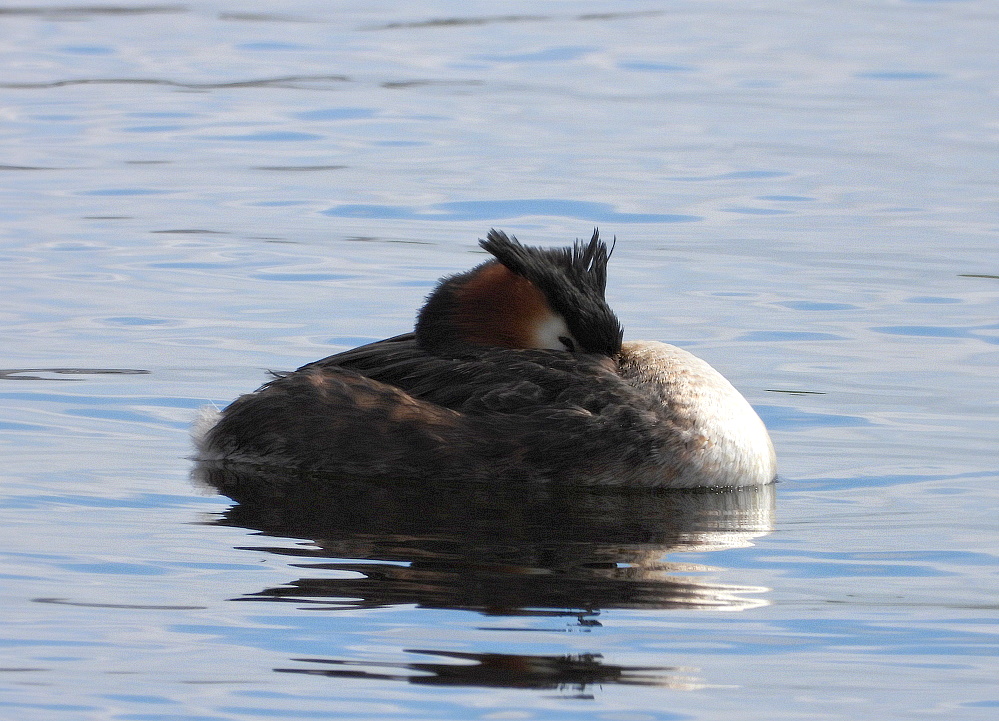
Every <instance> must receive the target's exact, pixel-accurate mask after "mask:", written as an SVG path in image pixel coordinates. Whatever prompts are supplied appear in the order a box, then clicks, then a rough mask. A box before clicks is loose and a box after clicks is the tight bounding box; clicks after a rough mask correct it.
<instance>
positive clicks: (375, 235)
mask: <svg viewBox="0 0 999 721" xmlns="http://www.w3.org/2000/svg"><path fill="white" fill-rule="evenodd" d="M0 27H2V29H3V37H4V39H5V42H4V44H3V45H2V46H0V55H2V60H3V66H4V68H5V73H4V77H3V78H2V81H0V97H2V99H3V103H2V108H3V117H4V123H3V130H2V138H0V147H2V156H0V175H2V176H3V179H4V182H3V183H2V192H0V228H2V232H3V243H2V246H0V260H2V262H0V284H2V287H3V288H4V290H5V293H4V294H3V297H2V299H0V318H2V321H3V322H2V324H0V348H2V349H3V363H2V364H3V369H2V370H0V396H2V400H3V403H2V404H0V407H2V410H0V431H2V434H0V443H2V444H3V449H4V450H3V458H4V459H5V463H4V464H3V470H2V471H0V477H2V492H0V504H2V510H0V514H2V524H0V528H2V529H3V530H2V531H0V534H2V536H3V543H2V545H0V552H2V554H3V565H2V568H0V573H2V574H3V576H4V578H5V579H6V583H4V584H3V587H2V591H0V594H2V605H3V608H4V609H6V612H5V614H4V620H3V622H2V623H0V647H2V654H3V658H2V659H0V684H2V694H0V704H2V706H3V708H4V712H3V713H2V714H0V715H3V716H4V717H10V718H18V719H45V720H46V721H48V720H49V719H97V718H100V719H122V720H134V721H151V720H155V721H159V720H163V721H167V720H170V721H173V720H177V719H185V720H187V719H191V720H198V721H201V720H207V719H211V720H213V721H214V720H222V719H224V720H226V721H244V720H247V719H256V718H261V717H265V718H293V719H304V718H351V719H354V718H356V719H365V718H378V719H383V718H388V719H392V718H398V719H424V718H426V719H438V718H454V719H601V720H606V721H645V720H653V721H658V720H660V719H704V720H706V721H708V720H712V721H713V720H714V719H758V718H767V719H803V718H815V717H821V718H828V719H858V720H859V719H865V720H866V719H870V718H878V719H912V718H924V717H927V718H946V719H988V718H992V717H994V715H995V713H996V708H999V689H997V687H996V683H995V679H996V677H997V671H999V668H997V666H999V664H997V662H996V652H997V645H999V644H997V641H999V637H997V633H996V618H997V604H996V590H997V589H996V582H995V579H996V572H997V557H996V553H995V548H996V545H997V532H996V523H995V509H996V506H997V495H999V493H997V491H996V481H997V477H999V464H997V458H999V455H997V453H996V442H995V439H996V437H997V436H999V423H997V412H996V411H997V408H996V401H995V398H996V380H995V379H996V377H997V372H996V370H997V366H999V349H997V348H996V344H997V342H999V325H997V321H996V318H997V312H996V300H997V296H999V260H997V254H996V250H995V248H996V240H997V230H999V225H997V222H996V217H995V208H994V200H995V192H994V178H995V177H996V175H995V174H996V166H997V162H996V161H997V157H999V156H997V152H996V146H995V108H994V97H995V93H996V85H995V72H994V69H995V64H996V50H995V37H996V33H997V20H996V16H995V13H994V11H993V8H992V6H991V4H989V3H987V2H986V1H985V0H958V1H955V2H932V1H928V2H927V1H923V2H917V1H912V2H909V1H905V0H901V1H899V2H876V1H872V2H866V3H853V4H842V3H824V2H819V1H817V0H816V1H806V2H799V3H796V4H795V5H794V7H793V8H791V7H788V6H786V5H784V4H781V3H768V2H762V3H755V4H746V3H738V2H729V1H727V0H719V1H718V2H711V3H701V2H697V3H695V2H681V3H673V4H670V5H669V6H664V5H662V4H656V3H644V4H643V3H640V2H626V3H600V2H587V1H583V0H580V1H577V0H572V1H570V2H512V3H506V4H504V5H503V6H502V7H501V8H497V7H496V6H495V4H486V3H479V2H472V3H469V2H463V3H454V2H447V1H441V2H416V3H408V4H406V5H405V6H403V5H397V6H393V5H392V4H380V5H372V4H371V3H338V4H337V5H336V7H332V6H330V5H328V4H324V3H314V2H307V1H306V0H295V1H293V2H286V3H283V4H282V5H281V6H280V7H277V6H275V5H274V4H273V3H265V2H254V1H252V0H244V1H243V2H242V3H241V4H238V5H231V4H221V3H216V2H210V1H206V2H191V3H184V4H174V3H158V4H157V3H149V4H141V5H127V4H126V5H114V6H112V5H106V6H105V5H100V4H94V3H92V2H86V3H84V2H74V1H73V0H67V1H66V2H62V3H59V4H58V5H56V4H45V5H23V6H11V7H7V8H2V9H0ZM594 226H599V227H600V229H601V231H602V233H603V234H604V235H606V236H608V237H612V236H616V237H617V239H618V242H617V246H616V250H615V252H614V258H613V261H612V269H611V278H610V287H609V291H608V295H609V299H610V301H611V303H612V305H613V306H614V307H615V309H616V310H617V311H618V313H619V315H620V316H621V318H622V321H623V322H624V324H625V327H626V334H627V336H628V337H631V338H654V339H660V340H665V341H668V342H672V343H676V344H678V345H680V346H682V347H685V348H687V349H689V350H691V351H692V352H695V353H697V354H698V355H700V356H702V357H704V358H705V359H707V360H708V361H709V362H711V363H712V364H714V365H715V366H716V367H718V368H719V369H720V370H721V371H722V372H724V373H725V374H726V375H727V376H728V377H729V378H730V379H731V380H732V381H733V382H734V383H735V384H736V386H737V387H739V388H740V389H741V390H742V391H743V392H744V393H745V395H746V396H747V398H748V399H749V400H750V401H751V402H752V403H753V404H754V406H755V407H756V408H757V409H758V411H759V412H760V414H761V416H762V417H763V418H764V420H765V421H766V422H767V424H768V426H769V427H770V428H771V430H772V434H773V437H774V441H775V444H776V446H777V451H778V456H779V460H780V467H781V476H782V480H781V483H779V484H778V485H777V486H776V488H775V489H767V490H761V491H752V492H749V491H747V492H741V493H722V494H704V493H681V494H655V493H653V494H623V495H622V494H614V493H601V492H596V491H584V490H579V491H578V492H566V493H562V494H553V493H551V492H548V491H545V490H544V489H516V488H515V489H508V488H504V489H495V488H488V487H485V488H483V487H476V486H466V487H459V488H455V487H449V486H447V485H446V484H441V485H437V486H432V487H427V488H420V489H413V488H407V487H405V486H404V485H393V484H387V485H386V484H384V483H378V482H360V481H351V482H348V481H346V480H344V481H343V482H342V483H341V484H339V485H337V486H336V488H335V489H334V490H332V491H330V490H329V489H327V491H326V492H320V491H319V490H317V489H315V488H314V487H312V486H309V485H308V484H305V483H302V484H299V483H297V482H296V483H293V484H291V485H290V486H289V485H287V483H286V482H287V481H288V479H287V478H283V479H282V478H278V479H273V478H270V479H268V478H264V479H260V480H261V482H260V483H259V484H258V485H256V486H254V485H253V484H252V483H251V484H249V485H244V486H241V489H242V490H237V489H235V488H234V487H233V486H232V485H231V484H230V485H228V486H227V485H226V483H228V481H227V480H226V479H225V478H221V479H220V478H218V477H214V476H213V477H208V478H206V477H205V475H204V474H201V476H200V477H201V480H202V481H204V480H208V481H210V482H213V483H215V484H216V485H217V486H218V485H221V486H222V487H223V488H226V489H227V490H228V491H230V492H231V493H232V495H235V496H236V497H237V498H238V501H239V502H238V503H237V502H234V501H232V500H230V499H228V498H226V497H224V496H221V495H219V494H218V493H215V492H214V491H213V490H205V489H204V488H203V487H202V486H198V485H195V484H194V483H192V480H191V478H190V474H191V471H192V463H191V461H190V460H189V458H188V456H189V455H190V453H191V449H190V446H189V441H188V437H187V429H188V426H189V424H190V421H191V419H192V418H193V416H194V413H195V410H196V409H197V408H198V407H199V406H201V405H204V404H207V403H215V404H217V405H220V406H221V405H223V404H225V403H227V402H228V401H229V400H231V399H232V398H233V397H235V396H236V395H238V394H239V393H243V392H247V391H249V390H252V389H253V388H255V387H256V386H257V385H259V384H260V383H261V382H262V381H263V380H265V378H266V370H268V369H274V370H281V369H288V368H294V367H297V366H298V365H301V364H302V363H304V362H307V361H309V360H313V359H316V358H320V357H323V356H326V355H329V354H331V353H333V352H336V351H337V350H342V349H346V348H349V347H352V346H355V345H357V344H360V343H364V342H367V341H369V340H374V339H377V338H383V337H386V336H389V335H393V334H396V333H399V332H402V331H405V330H407V329H409V328H410V327H411V326H412V319H413V315H414V312H415V310H416V308H417V307H418V306H419V304H420V302H421V301H422V298H423V297H424V296H425V294H426V293H427V292H428V291H429V290H430V288H431V287H432V285H433V283H434V281H435V279H437V278H438V277H440V276H441V275H443V274H446V273H451V272H456V271H459V270H463V269H466V268H468V267H470V266H471V265H473V264H475V263H477V262H480V261H481V260H482V255H481V252H480V251H479V250H478V248H477V247H476V239H477V238H479V237H482V236H484V234H485V232H486V231H487V230H488V229H489V228H490V227H497V228H500V229H503V230H506V231H507V232H512V233H516V234H517V235H518V236H519V237H520V238H521V239H522V240H524V241H526V242H530V243H537V244H552V245H557V244H562V243H565V242H567V241H571V240H572V239H574V238H576V237H588V236H589V234H590V233H591V232H592V229H593V227H594ZM282 483H285V485H282ZM275 487H277V488H283V489H285V491H288V493H285V497H283V498H282V499H276V498H274V497H273V494H272V493H271V490H272V489H273V488H275ZM290 489H296V490H295V491H294V493H291V492H290ZM264 491H266V492H264ZM269 494H270V495H269ZM296 494H297V495H306V498H305V500H304V501H303V499H301V498H296V497H295V496H296ZM289 495H290V496H291V497H289Z"/></svg>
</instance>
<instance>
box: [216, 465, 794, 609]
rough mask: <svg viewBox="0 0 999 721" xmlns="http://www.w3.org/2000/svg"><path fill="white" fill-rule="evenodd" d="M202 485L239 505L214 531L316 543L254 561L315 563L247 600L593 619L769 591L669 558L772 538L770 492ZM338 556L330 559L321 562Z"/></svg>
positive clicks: (312, 481)
mask: <svg viewBox="0 0 999 721" xmlns="http://www.w3.org/2000/svg"><path fill="white" fill-rule="evenodd" d="M198 475H199V480H201V481H202V482H204V483H207V484H208V485H209V486H211V487H213V488H215V489H217V490H219V491H220V492H221V493H223V494H224V495H227V496H229V497H230V498H233V499H234V500H236V501H237V502H238V503H237V505H235V506H234V507H232V508H231V509H230V510H229V511H227V512H226V513H225V514H224V517H223V518H222V519H221V520H220V521H219V523H221V524H224V525H231V526H239V527H242V528H250V529H254V530H257V531H261V532H262V533H264V534H265V535H268V536H280V537H285V538H301V539H308V540H310V541H311V542H312V543H313V544H315V545H314V546H310V547H307V548H287V547H273V546H259V547H255V548H256V550H261V551H267V552H270V553H275V554H281V555H293V556H297V557H301V558H307V559H315V561H314V562H311V563H304V564H296V567H299V568H306V569H314V570H323V571H326V570H339V571H354V572H356V574H350V575H351V577H349V578H329V577H325V575H324V574H316V575H315V576H311V577H310V576H305V577H303V578H301V579H299V580H297V581H295V582H294V583H291V584H288V585H284V586H281V587H279V588H272V589H265V590H262V591H260V592H258V593H256V594H254V595H253V596H251V597H250V598H257V599H269V600H275V601H295V602H307V603H309V604H323V605H325V606H327V607H329V608H345V607H346V608H373V607H381V606H388V605H396V604H416V605H418V606H421V607H425V608H447V609H463V610H472V611H479V612H482V613H487V614H493V615H538V614H540V615H578V616H581V617H583V616H586V617H589V616H594V615H596V614H597V613H598V612H599V611H600V609H604V608H646V609H665V608H733V609H734V608H749V607H755V606H759V605H762V604H764V603H765V601H763V600H761V599H759V598H753V597H750V598H745V597H743V596H742V595H741V594H743V593H756V592H759V591H762V590H765V589H759V588H751V587H737V586H729V585H717V584H712V583H708V582H706V581H702V580H699V579H696V578H690V577H687V576H684V575H678V574H681V573H682V574H687V573H691V572H697V571H703V570H707V569H705V568H703V567H700V566H693V565H691V564H689V563H679V562H669V561H664V560H663V557H664V556H665V555H666V554H669V553H675V552H680V551H713V550H719V549H724V548H732V547H737V546H743V545H746V544H747V543H749V541H750V539H752V538H755V537H757V536H760V535H763V534H765V533H767V532H768V531H770V530H771V528H772V523H773V512H774V490H773V486H766V487H762V488H755V487H751V488H745V489H728V490H721V491H703V490H701V491H698V490H695V491H691V490H685V491H662V490H652V491H649V490H627V491H622V490H619V489H607V488H587V487H563V486H551V485H542V484H537V485H536V484H527V483H525V484H513V485H504V486H500V485H491V484H476V483H455V482H443V481H442V482H435V483H427V482H420V483H411V482H400V481H397V480H393V481H371V480H367V479H363V480H362V479H347V478H343V477H337V478H332V477H324V476H319V475H309V476H305V477H303V476H301V475H292V474H289V473H288V472H285V471H281V470H277V469H261V468H247V467H238V468H237V467H233V466H231V465H228V466H224V467H218V466H215V467H211V466H207V465H203V466H201V467H200V468H199V470H198ZM322 559H335V560H322Z"/></svg>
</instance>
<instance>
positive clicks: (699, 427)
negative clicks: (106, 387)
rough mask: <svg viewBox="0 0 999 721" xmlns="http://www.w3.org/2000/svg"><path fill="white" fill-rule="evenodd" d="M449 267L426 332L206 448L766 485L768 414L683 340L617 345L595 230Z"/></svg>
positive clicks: (210, 427) (247, 455) (265, 455)
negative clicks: (451, 272)
mask: <svg viewBox="0 0 999 721" xmlns="http://www.w3.org/2000/svg"><path fill="white" fill-rule="evenodd" d="M483 247H484V248H486V250H488V251H490V252H491V253H492V254H493V255H494V256H495V257H496V260H492V261H489V262H487V263H484V264H483V265H480V266H478V267H477V268H475V269H473V270H471V271H469V272H468V273H464V274H461V275H457V276H452V277H450V278H445V279H444V280H443V281H442V282H441V284H440V285H439V286H438V288H437V289H436V290H435V291H434V292H433V293H432V294H431V296H430V297H429V299H428V301H427V304H426V306H425V307H424V308H423V310H422V311H421V312H420V315H419V318H418V321H417V325H416V330H415V332H413V333H407V334H404V335H401V336H396V337H394V338H389V339H387V340H383V341H378V342H376V343H371V344H368V345H364V346H361V347H359V348H355V349H353V350H349V351H346V352H344V353H339V354H337V355H333V356H330V357H329V358H325V359H323V360H320V361H316V362H314V363H310V364H308V365H306V366H303V367H302V368H300V369H298V370H297V371H294V372H293V373H289V374H286V375H282V376H280V377H278V378H276V379H274V380H272V381H271V382H270V383H268V384H266V385H265V386H263V387H262V388H261V389H260V390H258V391H257V392H255V393H252V394H248V395H244V396H242V397H240V398H239V399H237V400H236V401H235V402H233V403H232V404H231V405H230V406H229V407H227V408H226V409H225V410H224V411H222V413H221V414H215V415H209V416H206V417H204V418H203V419H202V421H201V424H200V426H201V427H200V429H199V430H198V431H196V435H197V436H198V446H199V451H200V455H199V457H200V458H201V459H202V460H213V461H214V460H222V461H238V462H249V463H262V464H268V465H277V466H286V467H289V468H297V469H306V470H316V471H329V472H334V473H342V474H349V475H355V476H356V475H361V476H377V477H406V478H420V477H441V476H448V477H465V478H469V479H496V480H503V481H513V480H521V479H523V480H548V481H556V482H565V483H582V484H601V485H620V486H661V487H674V488H689V487H698V486H708V487H731V486H745V485H756V484H762V483H769V482H770V481H772V480H773V479H774V476H775V460H774V453H773V447H772V445H771V443H770V439H769V436H768V435H767V431H766V428H765V427H764V426H763V423H762V421H760V419H759V417H758V416H757V415H756V413H755V412H754V411H753V409H752V408H751V407H750V405H749V404H748V403H747V402H746V400H745V399H744V398H743V397H742V396H741V395H740V394H739V393H738V391H736V390H735V388H733V387H732V385H731V384H730V383H729V382H728V381H727V380H725V378H724V377H722V376H721V374H719V373H718V372H717V371H715V370H714V369H713V368H711V366H709V365H708V364H707V363H705V362H704V361H702V360H700V359H698V358H696V357H695V356H693V355H691V354H690V353H687V352H686V351H684V350H681V349H680V348H676V347H674V346H670V345H667V344H664V343H658V342H655V341H634V342H622V340H621V336H622V333H621V329H620V325H619V324H618V321H617V318H616V317H615V316H614V314H613V313H612V312H611V311H610V309H609V308H608V307H607V305H606V302H605V300H604V297H603V296H604V285H605V282H606V262H607V258H608V253H607V250H606V246H604V244H603V243H601V242H600V241H599V240H598V238H597V235H596V233H594V237H593V238H592V239H591V240H590V242H589V243H588V244H579V243H577V245H576V246H575V247H574V248H573V249H555V250H546V249H537V248H527V247H525V246H522V245H520V243H519V242H518V241H517V240H516V239H515V238H513V239H511V238H507V237H506V236H505V235H503V234H502V233H497V232H495V231H493V232H492V233H490V235H489V239H488V240H487V241H484V242H483Z"/></svg>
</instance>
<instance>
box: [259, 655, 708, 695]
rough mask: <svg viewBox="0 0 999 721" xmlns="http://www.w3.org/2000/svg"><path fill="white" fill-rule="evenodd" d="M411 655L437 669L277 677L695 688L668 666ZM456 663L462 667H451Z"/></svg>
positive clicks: (338, 668)
mask: <svg viewBox="0 0 999 721" xmlns="http://www.w3.org/2000/svg"><path fill="white" fill-rule="evenodd" d="M408 652H409V653H414V654H420V655H424V656H437V657H440V658H441V659H444V660H442V661H441V662H438V663H432V662H414V663H405V664H402V663H400V664H392V663H378V662H371V661H363V662H359V661H342V660H335V659H322V658H296V659H293V660H295V661H302V662H307V663H316V664H321V665H322V666H323V667H322V668H316V669H312V668H308V669H306V668H277V669H274V670H275V671H277V672H279V673H301V674H306V675H310V676H327V677H330V678H364V679H378V680H383V681H406V682H408V683H413V684H419V685H425V686H477V687H484V688H525V689H535V690H555V689H557V690H560V691H566V690H572V691H575V692H576V694H577V697H579V698H588V697H589V696H588V695H584V692H585V691H586V689H587V688H588V687H590V686H596V685H602V684H612V683H613V684H622V685H626V686H668V687H672V688H688V687H691V686H693V685H696V682H695V681H694V679H691V678H689V677H688V676H686V675H684V671H685V669H681V668H678V667H672V666H616V665H613V664H605V663H603V662H602V660H601V656H600V654H589V653H586V654H577V655H569V654H567V655H564V656H525V655H522V654H507V653H460V652H456V651H427V650H409V651H408ZM455 661H459V662H464V663H455Z"/></svg>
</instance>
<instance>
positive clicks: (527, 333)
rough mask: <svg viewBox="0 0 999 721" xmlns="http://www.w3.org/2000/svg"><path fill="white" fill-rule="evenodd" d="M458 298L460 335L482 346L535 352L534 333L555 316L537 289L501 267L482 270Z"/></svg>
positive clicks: (455, 316)
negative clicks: (548, 318)
mask: <svg viewBox="0 0 999 721" xmlns="http://www.w3.org/2000/svg"><path fill="white" fill-rule="evenodd" d="M455 296H456V299H457V301H458V308H457V310H456V312H455V315H454V322H455V324H456V325H457V326H458V328H459V335H460V336H461V337H462V338H464V339H465V340H467V341H469V342H471V343H475V344H478V345H483V346H493V347H499V348H533V347H534V344H535V341H534V329H535V328H536V327H537V326H538V324H540V323H541V322H542V321H543V320H544V319H545V318H546V317H548V316H550V315H552V310H551V308H550V307H549V305H548V301H547V300H546V299H545V296H544V294H543V293H542V292H541V291H540V290H538V288H537V286H535V285H534V284H533V283H531V281H529V280H527V279H526V278H523V277H521V276H519V275H516V274H515V273H513V272H512V271H510V270H509V269H508V268H507V267H506V266H504V265H500V264H499V263H494V264H492V265H487V266H485V267H483V268H482V270H480V271H479V272H478V273H476V274H475V276H474V277H473V278H471V279H470V280H469V281H468V282H467V283H465V284H464V285H463V286H462V287H461V288H459V289H458V290H457V292H456V293H455Z"/></svg>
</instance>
